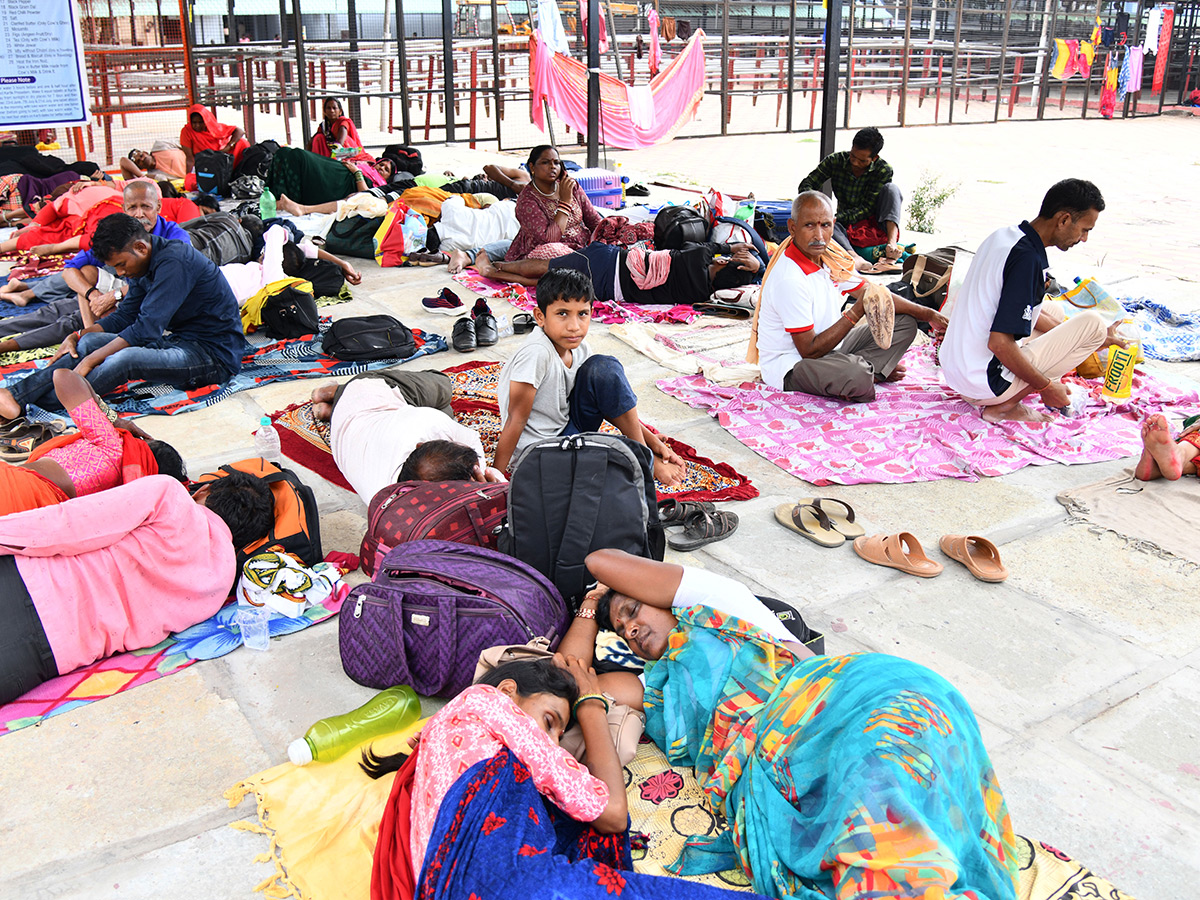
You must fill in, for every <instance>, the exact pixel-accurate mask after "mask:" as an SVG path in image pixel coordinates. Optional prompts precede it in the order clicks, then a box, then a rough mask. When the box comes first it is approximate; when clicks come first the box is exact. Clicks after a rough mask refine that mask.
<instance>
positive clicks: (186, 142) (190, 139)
mask: <svg viewBox="0 0 1200 900" xmlns="http://www.w3.org/2000/svg"><path fill="white" fill-rule="evenodd" d="M179 146H180V147H181V148H182V149H183V155H184V156H185V157H186V166H185V168H186V169H187V171H188V172H189V173H191V171H192V169H194V168H195V166H196V154H197V153H199V152H200V151H201V150H219V151H220V152H222V153H229V154H232V155H233V164H234V165H235V166H236V165H237V164H238V161H239V160H240V159H241V158H242V154H243V153H244V152H245V151H246V148H247V147H249V146H250V142H249V141H248V140H246V132H244V131H242V129H240V128H238V127H237V126H236V125H222V124H221V123H220V122H218V121H217V117H216V116H214V115H213V114H212V113H211V112H210V111H209V109H208V107H207V106H203V105H202V104H199V103H196V104H194V105H193V106H189V107H188V124H187V125H184V126H183V130H182V131H180V132H179ZM194 180H195V176H194V175H189V181H193V184H192V185H191V186H190V187H188V186H187V185H185V187H187V188H188V190H191V189H192V188H194V187H195V184H194Z"/></svg>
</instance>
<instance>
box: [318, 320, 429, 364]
mask: <svg viewBox="0 0 1200 900" xmlns="http://www.w3.org/2000/svg"><path fill="white" fill-rule="evenodd" d="M321 348H322V349H323V350H324V351H325V352H326V353H327V354H329V355H330V356H333V357H336V358H337V359H345V360H360V359H368V360H369V359H408V358H409V357H410V356H412V355H413V354H414V353H416V352H417V342H416V341H415V340H414V339H413V333H412V331H411V329H409V328H407V327H406V326H405V325H404V323H403V322H401V321H400V320H399V319H394V318H392V317H391V316H353V317H351V318H348V319H338V320H337V321H336V322H334V323H333V324H332V325H330V326H329V330H328V331H326V332H325V338H324V340H323V341H322V343H321Z"/></svg>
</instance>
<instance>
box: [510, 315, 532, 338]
mask: <svg viewBox="0 0 1200 900" xmlns="http://www.w3.org/2000/svg"><path fill="white" fill-rule="evenodd" d="M536 325H537V322H535V321H534V319H533V316H531V315H530V314H529V313H517V314H516V315H515V316H513V317H512V330H513V334H527V333H528V332H530V331H533V329H534V326H536Z"/></svg>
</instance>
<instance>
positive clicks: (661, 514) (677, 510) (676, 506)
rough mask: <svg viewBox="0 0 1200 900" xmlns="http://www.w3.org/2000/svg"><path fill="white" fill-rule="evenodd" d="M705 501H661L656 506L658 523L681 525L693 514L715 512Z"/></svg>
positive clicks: (713, 507)
mask: <svg viewBox="0 0 1200 900" xmlns="http://www.w3.org/2000/svg"><path fill="white" fill-rule="evenodd" d="M716 509H717V508H716V507H715V506H714V505H713V504H712V503H710V502H708V501H707V500H662V501H660V502H659V504H658V521H659V522H661V523H662V524H663V525H683V524H684V523H685V522H686V521H687V518H688V516H690V515H692V513H695V512H701V511H703V512H710V513H711V512H715V511H716Z"/></svg>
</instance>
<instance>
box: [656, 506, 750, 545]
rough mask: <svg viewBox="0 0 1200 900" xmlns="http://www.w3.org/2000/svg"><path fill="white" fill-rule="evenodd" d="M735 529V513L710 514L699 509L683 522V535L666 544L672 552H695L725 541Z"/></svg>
mask: <svg viewBox="0 0 1200 900" xmlns="http://www.w3.org/2000/svg"><path fill="white" fill-rule="evenodd" d="M737 527H738V517H737V513H731V512H727V511H726V510H723V509H721V510H713V511H712V512H709V511H708V510H704V509H701V510H697V511H696V512H694V513H692V514H691V515H690V516H689V517H688V519H687V521H686V522H684V525H683V534H681V535H679V537H673V538H669V539H668V540H667V544H668V546H670V548H671V549H672V550H679V551H681V552H687V551H689V550H696V549H699V548H700V547H703V546H704V545H705V544H712V543H714V542H716V541H723V540H725V538H727V537H729V536H730V535H731V534H733V533H734V532H735V531H737Z"/></svg>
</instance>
